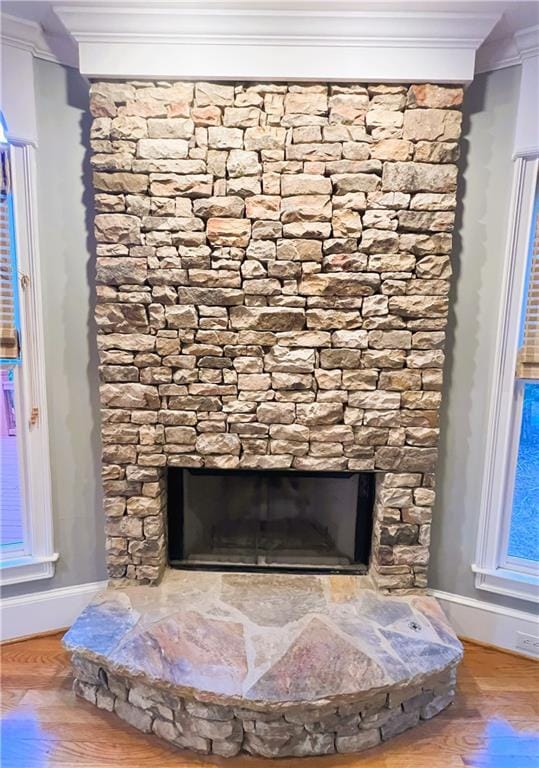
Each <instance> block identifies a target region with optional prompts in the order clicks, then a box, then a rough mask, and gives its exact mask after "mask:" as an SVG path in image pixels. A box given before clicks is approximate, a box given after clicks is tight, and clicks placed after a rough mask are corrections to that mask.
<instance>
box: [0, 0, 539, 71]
mask: <svg viewBox="0 0 539 768" xmlns="http://www.w3.org/2000/svg"><path fill="white" fill-rule="evenodd" d="M113 4H114V6H115V7H122V6H123V7H124V8H125V9H126V10H128V9H133V10H136V9H137V8H145V9H146V10H148V9H150V10H151V11H154V10H155V11H158V10H161V9H165V10H166V8H167V6H169V7H170V8H173V7H176V8H178V7H181V8H182V9H187V8H193V9H195V10H196V9H197V5H200V4H199V3H197V2H194V1H193V0H115V1H114V3H113ZM256 4H257V7H258V8H262V7H263V8H271V9H272V10H274V11H275V10H277V11H279V10H280V9H283V10H285V9H287V8H290V0H273V1H272V0H268V2H266V0H257V3H256ZM64 5H69V6H71V7H73V6H76V5H80V6H81V7H82V6H88V5H91V6H92V7H96V6H98V7H99V6H100V5H102V6H103V10H104V15H106V12H107V10H108V9H109V8H110V6H111V2H110V0H91V2H88V0H56V1H55V2H49V1H48V0H0V9H1V12H2V14H7V15H9V16H12V17H15V18H18V19H21V20H25V21H28V22H33V23H34V24H38V25H39V26H40V27H41V29H42V30H43V32H45V33H46V34H48V35H53V36H55V37H60V38H62V37H63V38H65V36H69V33H68V32H67V31H66V29H65V28H64V26H63V24H62V22H61V21H60V19H59V18H58V16H57V15H56V14H55V12H54V6H56V7H58V8H61V7H62V6H64ZM204 5H205V6H208V5H210V6H214V7H215V9H216V11H217V10H218V9H219V7H225V6H226V7H227V8H229V9H230V8H238V9H240V8H242V7H246V6H247V5H250V6H251V7H252V5H253V0H235V1H234V0H209V2H205V3H204ZM297 6H300V7H301V8H302V10H304V11H309V9H310V8H312V9H313V10H316V6H317V2H316V0H312V1H310V0H298V2H294V7H297ZM332 7H333V8H335V9H343V10H354V11H356V10H361V11H371V10H372V11H377V12H389V13H390V12H392V11H394V12H397V11H398V12H400V13H402V12H403V11H406V12H410V13H414V12H416V13H417V12H427V11H428V12H430V13H433V12H435V13H437V12H452V11H454V12H461V11H464V10H465V12H466V13H470V14H473V13H489V14H490V13H492V14H495V15H500V17H501V18H500V20H499V21H498V22H497V23H496V25H495V26H494V28H493V29H492V31H491V32H490V34H489V35H488V37H487V38H486V40H485V41H484V43H483V45H482V46H481V48H480V49H479V52H478V60H479V61H480V62H481V60H482V58H483V59H484V58H485V56H483V57H482V56H481V53H482V51H484V50H485V51H489V56H490V55H491V54H490V52H491V51H492V50H493V49H496V46H497V41H500V45H501V41H507V40H510V39H511V38H512V37H513V35H514V34H515V33H516V32H518V31H519V30H522V29H525V28H529V27H533V26H536V25H539V0H522V1H521V0H472V1H471V2H470V0H448V1H446V0H423V1H422V2H421V1H419V2H418V1H417V0H393V2H390V1H389V0H368V1H367V2H361V0H359V1H358V0H335V2H334V4H333V6H332ZM69 42H70V43H72V42H73V41H72V40H70V41H69ZM487 68H488V67H487ZM476 71H477V70H476ZM479 71H481V69H479Z"/></svg>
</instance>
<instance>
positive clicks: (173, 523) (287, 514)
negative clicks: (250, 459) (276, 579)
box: [168, 468, 375, 573]
mask: <svg viewBox="0 0 539 768" xmlns="http://www.w3.org/2000/svg"><path fill="white" fill-rule="evenodd" d="M374 477H375V475H374V473H369V472H287V471H277V470H276V471H249V470H243V471H242V470H237V471H230V470H204V469H179V468H170V469H169V470H168V542H169V560H170V564H171V565H172V566H173V567H178V568H194V569H196V568H205V569H207V568H215V569H218V570H227V569H228V570H245V569H249V570H251V569H253V570H255V569H256V570H277V571H285V572H286V571H293V572H297V571H303V572H310V573H313V572H331V573H336V572H337V573H338V572H353V573H365V572H366V571H367V567H368V563H369V555H370V546H371V537H372V517H373V515H372V512H373V502H374V493H375V490H374Z"/></svg>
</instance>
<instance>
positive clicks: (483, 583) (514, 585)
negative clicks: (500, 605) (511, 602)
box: [472, 565, 539, 603]
mask: <svg viewBox="0 0 539 768" xmlns="http://www.w3.org/2000/svg"><path fill="white" fill-rule="evenodd" d="M472 571H473V572H474V573H475V586H476V588H477V589H483V590H485V591H487V592H494V593H495V594H497V595H505V596H506V597H514V598H517V599H519V600H528V601H529V602H534V603H539V576H536V575H534V574H531V573H523V572H522V571H516V570H511V569H510V568H501V567H500V568H494V569H490V568H481V567H479V566H477V565H472Z"/></svg>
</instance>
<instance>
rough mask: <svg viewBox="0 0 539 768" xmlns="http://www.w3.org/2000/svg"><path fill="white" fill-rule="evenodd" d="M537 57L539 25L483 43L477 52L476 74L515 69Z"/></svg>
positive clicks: (538, 52) (538, 54)
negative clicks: (507, 68)
mask: <svg viewBox="0 0 539 768" xmlns="http://www.w3.org/2000/svg"><path fill="white" fill-rule="evenodd" d="M535 56H539V25H538V26H534V27H526V28H524V29H521V30H519V31H518V32H515V34H514V35H512V36H511V37H505V38H503V39H501V40H493V41H492V42H490V43H485V44H484V45H482V46H481V48H480V49H479V51H478V52H477V60H476V65H475V72H476V74H480V73H482V72H491V71H493V70H495V69H505V67H515V66H519V65H520V64H522V62H523V61H525V60H526V59H530V58H533V57H535Z"/></svg>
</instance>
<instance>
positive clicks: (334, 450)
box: [91, 82, 462, 590]
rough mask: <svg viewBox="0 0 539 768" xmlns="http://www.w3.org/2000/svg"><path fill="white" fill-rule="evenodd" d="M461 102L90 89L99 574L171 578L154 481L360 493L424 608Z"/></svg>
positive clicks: (302, 91) (261, 91)
mask: <svg viewBox="0 0 539 768" xmlns="http://www.w3.org/2000/svg"><path fill="white" fill-rule="evenodd" d="M461 101H462V90H461V89H460V88H458V87H442V86H437V85H412V86H410V87H405V86H402V85H385V84H379V85H375V84H368V85H360V84H353V85H350V84H348V85H336V84H330V85H324V84H320V85H318V84H317V85H312V84H309V85H304V84H295V83H290V84H287V85H284V84H282V83H273V84H272V83H262V84H242V83H237V84H233V83H231V84H223V83H200V82H199V83H186V82H160V83H159V84H153V83H149V82H134V83H130V82H125V83H118V82H98V83H94V84H93V85H92V88H91V109H92V113H93V115H94V122H93V127H92V150H93V155H92V165H93V168H94V179H93V181H94V187H95V192H96V194H95V205H96V217H95V231H96V240H97V283H98V287H97V300H98V304H97V307H96V321H97V326H98V346H99V351H100V358H101V379H102V385H101V403H102V440H103V473H104V490H105V497H106V498H105V514H106V527H107V537H108V538H107V548H108V564H109V573H110V577H111V578H112V579H128V580H131V581H133V580H135V581H139V582H143V583H153V582H156V581H158V580H159V578H160V577H161V576H162V574H163V571H164V568H165V567H166V564H167V548H166V525H165V513H164V512H165V508H166V485H167V468H176V467H182V468H205V469H221V470H237V469H244V470H255V469H256V470H291V471H314V472H316V471H323V472H328V471H331V472H364V471H368V472H376V475H377V489H376V504H375V519H374V533H373V546H372V557H371V563H370V570H371V575H372V577H373V578H374V579H375V581H376V583H377V584H378V585H379V586H380V587H381V588H384V589H391V590H403V589H409V588H413V587H424V586H425V584H426V576H425V574H426V567H427V563H428V542H429V533H430V517H431V510H432V504H433V501H434V469H435V465H436V445H437V441H438V421H439V418H438V414H439V407H440V400H441V394H440V390H441V384H442V366H443V360H444V355H443V344H444V338H445V335H444V330H445V325H446V319H447V312H448V298H447V297H448V292H449V277H450V269H451V267H450V258H449V254H450V250H451V231H452V228H453V220H454V208H455V189H456V177H457V168H456V165H455V162H456V159H457V156H458V144H457V140H458V138H459V135H460V123H461V114H460V111H459V107H460V104H461Z"/></svg>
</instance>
